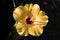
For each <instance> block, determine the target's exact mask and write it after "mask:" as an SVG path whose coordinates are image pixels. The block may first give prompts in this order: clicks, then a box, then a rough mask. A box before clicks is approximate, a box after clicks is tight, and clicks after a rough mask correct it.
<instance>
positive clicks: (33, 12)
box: [31, 4, 40, 17]
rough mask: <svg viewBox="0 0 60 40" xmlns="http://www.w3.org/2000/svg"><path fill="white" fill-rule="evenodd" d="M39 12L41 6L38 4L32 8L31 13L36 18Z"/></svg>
mask: <svg viewBox="0 0 60 40" xmlns="http://www.w3.org/2000/svg"><path fill="white" fill-rule="evenodd" d="M39 11H40V7H39V5H38V4H34V5H33V7H32V11H31V13H32V15H33V16H34V17H36V16H37V15H38V13H39Z"/></svg>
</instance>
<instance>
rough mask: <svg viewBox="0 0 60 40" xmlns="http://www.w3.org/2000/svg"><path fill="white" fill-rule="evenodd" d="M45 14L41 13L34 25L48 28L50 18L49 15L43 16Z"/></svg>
mask: <svg viewBox="0 0 60 40" xmlns="http://www.w3.org/2000/svg"><path fill="white" fill-rule="evenodd" d="M42 15H43V13H39V15H38V16H37V17H36V19H35V22H34V24H40V25H41V27H44V26H46V24H47V23H48V16H47V15H45V14H44V15H43V16H42Z"/></svg>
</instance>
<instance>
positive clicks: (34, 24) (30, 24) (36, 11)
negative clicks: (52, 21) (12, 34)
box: [13, 4, 48, 36]
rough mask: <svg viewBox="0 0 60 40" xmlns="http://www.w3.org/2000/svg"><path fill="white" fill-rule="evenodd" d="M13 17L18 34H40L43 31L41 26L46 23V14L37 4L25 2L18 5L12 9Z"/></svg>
mask: <svg viewBox="0 0 60 40" xmlns="http://www.w3.org/2000/svg"><path fill="white" fill-rule="evenodd" d="M13 18H14V19H15V21H16V23H15V28H16V30H17V33H18V34H19V35H20V36H28V34H29V35H33V36H40V35H41V34H42V33H43V27H45V26H46V25H47V23H48V16H47V15H45V12H44V11H42V10H40V7H39V5H38V4H34V5H33V4H26V5H25V6H22V5H20V6H18V7H17V8H16V9H15V10H14V11H13Z"/></svg>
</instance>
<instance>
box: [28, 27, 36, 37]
mask: <svg viewBox="0 0 60 40" xmlns="http://www.w3.org/2000/svg"><path fill="white" fill-rule="evenodd" d="M28 33H29V34H30V35H33V36H35V32H34V28H32V27H29V28H28Z"/></svg>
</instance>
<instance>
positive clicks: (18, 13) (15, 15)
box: [13, 6, 22, 21]
mask: <svg viewBox="0 0 60 40" xmlns="http://www.w3.org/2000/svg"><path fill="white" fill-rule="evenodd" d="M21 8H22V6H19V7H17V8H16V9H15V10H14V11H13V18H14V19H15V21H19V20H20V18H21V15H22V9H21Z"/></svg>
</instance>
